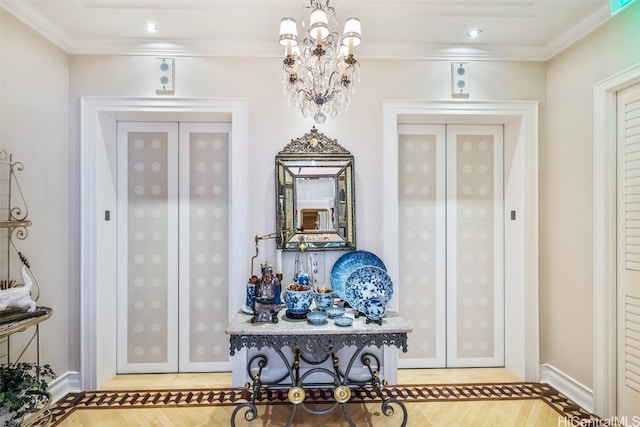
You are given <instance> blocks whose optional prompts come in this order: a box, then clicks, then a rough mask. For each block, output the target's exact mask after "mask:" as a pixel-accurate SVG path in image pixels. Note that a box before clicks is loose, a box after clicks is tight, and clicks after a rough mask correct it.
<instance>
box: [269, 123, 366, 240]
mask: <svg viewBox="0 0 640 427" xmlns="http://www.w3.org/2000/svg"><path fill="white" fill-rule="evenodd" d="M275 166H276V167H275V173H276V179H275V183H276V191H275V195H276V233H277V236H278V237H277V238H276V245H277V248H278V249H282V250H283V251H297V250H299V249H301V248H300V245H301V243H302V242H303V241H304V244H305V245H306V249H308V250H312V251H330V250H354V249H356V223H355V182H354V178H355V168H354V158H353V155H351V153H350V152H349V151H347V150H346V149H344V148H343V147H342V146H341V145H340V144H338V142H337V141H336V140H335V139H330V138H327V137H326V136H325V135H324V134H322V133H320V132H318V129H316V127H315V126H314V127H313V128H312V129H311V131H310V132H308V133H306V134H304V136H302V137H301V138H298V139H292V140H291V142H290V143H289V144H287V145H286V146H285V147H284V148H283V149H282V150H281V151H280V152H279V153H278V154H277V155H276V158H275ZM305 166H311V167H312V168H313V169H314V170H315V169H318V168H324V167H334V168H339V171H338V172H337V173H335V174H312V173H310V174H300V173H298V174H296V173H294V171H293V170H292V168H293V167H296V168H298V169H299V170H300V168H301V167H305ZM341 175H344V179H343V180H342V181H343V182H344V185H341V183H340V179H339V177H340V176H341ZM330 176H333V177H335V184H334V185H335V193H334V194H335V195H336V196H335V198H334V206H333V207H334V218H335V217H337V218H338V221H337V222H336V223H334V224H335V227H334V228H330V229H326V230H305V229H304V228H301V227H298V228H296V226H295V225H294V224H296V222H295V219H294V217H295V215H297V214H296V213H295V212H298V211H300V209H299V208H298V209H297V195H296V188H297V185H298V184H297V182H296V180H297V178H300V177H305V178H320V177H330ZM340 187H342V189H343V190H344V197H340V191H339V190H340V189H341V188H340ZM342 198H344V200H341V199H342ZM343 205H344V209H343V210H341V206H343ZM341 212H343V213H344V217H342V216H341V215H340V213H341Z"/></svg>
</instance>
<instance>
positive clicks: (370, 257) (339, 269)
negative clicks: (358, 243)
mask: <svg viewBox="0 0 640 427" xmlns="http://www.w3.org/2000/svg"><path fill="white" fill-rule="evenodd" d="M366 265H373V266H375V267H380V268H382V269H384V270H386V269H387V267H385V265H384V263H383V262H382V260H381V259H380V258H378V257H377V256H376V255H375V254H373V253H371V252H367V251H350V252H347V253H345V254H344V255H342V256H341V257H340V258H338V260H337V261H336V262H335V264H333V268H332V269H331V288H332V289H333V292H335V294H336V295H337V296H338V297H340V298H342V299H343V300H344V299H345V284H346V282H347V279H348V278H349V276H350V275H351V273H352V272H353V271H354V270H355V269H357V268H360V267H364V266H366ZM345 301H346V300H345Z"/></svg>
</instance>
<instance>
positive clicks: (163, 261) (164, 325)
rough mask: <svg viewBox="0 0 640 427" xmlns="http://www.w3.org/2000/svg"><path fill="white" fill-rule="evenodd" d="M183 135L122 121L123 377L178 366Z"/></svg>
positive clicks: (117, 317) (163, 126) (171, 127)
mask: <svg viewBox="0 0 640 427" xmlns="http://www.w3.org/2000/svg"><path fill="white" fill-rule="evenodd" d="M177 131H178V127H177V124H176V123H142V122H136V123H133V122H127V123H118V145H117V152H118V160H117V162H118V167H117V170H118V177H117V184H118V206H117V230H118V231H117V232H118V265H119V268H118V284H117V287H118V313H114V321H115V322H117V330H118V334H117V335H118V343H117V372H118V373H129V372H136V373H141V372H176V371H177V368H178V357H177V354H178V353H177V339H176V338H177V336H178V330H177V328H178V318H177V313H178V306H177V302H178V266H177V264H176V263H175V262H172V260H175V259H177V257H178V241H177V236H178V234H177V228H176V226H177V218H178V205H177V203H175V200H177V198H178V180H177V176H178V161H177V148H178V144H177V143H178V132H177Z"/></svg>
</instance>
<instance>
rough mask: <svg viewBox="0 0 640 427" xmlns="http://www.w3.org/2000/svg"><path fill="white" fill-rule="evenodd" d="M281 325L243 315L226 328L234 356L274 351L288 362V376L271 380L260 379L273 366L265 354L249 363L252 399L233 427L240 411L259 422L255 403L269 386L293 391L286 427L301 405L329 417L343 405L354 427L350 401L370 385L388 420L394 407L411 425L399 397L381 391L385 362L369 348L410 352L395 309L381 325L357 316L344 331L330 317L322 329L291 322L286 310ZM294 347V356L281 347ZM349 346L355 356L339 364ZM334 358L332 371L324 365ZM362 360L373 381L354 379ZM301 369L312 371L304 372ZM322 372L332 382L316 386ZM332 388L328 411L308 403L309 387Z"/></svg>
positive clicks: (241, 408)
mask: <svg viewBox="0 0 640 427" xmlns="http://www.w3.org/2000/svg"><path fill="white" fill-rule="evenodd" d="M278 316H279V321H278V322H277V323H270V322H269V323H251V315H247V314H244V313H242V312H240V313H238V314H236V316H235V317H234V318H233V319H232V321H231V323H230V324H229V326H228V327H227V329H226V331H225V332H226V334H227V335H229V342H230V354H231V355H232V356H233V355H234V354H235V353H236V351H239V350H241V349H242V348H249V349H250V348H255V349H257V350H261V349H264V348H268V349H271V350H273V351H274V352H275V353H276V354H277V355H278V356H279V357H280V359H281V360H282V362H284V365H285V367H286V371H287V373H286V374H285V375H283V376H282V377H281V378H278V379H275V380H272V381H269V382H266V381H263V379H262V378H261V376H262V370H263V369H264V368H266V367H267V366H268V364H269V359H268V357H267V356H266V355H264V354H261V353H258V354H257V355H255V356H254V357H252V358H251V359H250V360H249V362H248V364H247V371H248V372H249V376H250V378H251V380H250V381H251V382H250V383H247V385H246V388H247V391H248V392H249V396H250V397H249V401H248V402H247V403H243V404H241V405H239V406H238V407H236V408H235V410H234V411H233V414H232V415H231V425H232V426H235V425H236V424H235V419H236V416H237V414H238V413H240V412H241V411H244V418H245V420H247V421H253V420H255V419H256V418H257V408H256V405H255V402H256V399H258V398H259V397H260V394H261V393H262V392H263V391H265V390H266V389H268V388H288V392H287V396H288V399H289V401H290V402H291V403H292V404H293V408H292V411H291V416H290V417H289V421H288V422H287V424H286V425H287V426H290V425H291V424H292V423H293V419H294V417H295V414H296V411H297V409H298V408H299V407H300V408H302V409H304V410H305V411H307V412H309V413H311V414H314V415H325V414H328V413H330V412H332V411H334V410H335V409H336V408H337V407H338V406H341V407H342V411H343V414H344V417H345V419H346V420H347V422H348V423H349V425H350V426H352V427H354V426H355V424H354V422H353V420H352V419H351V417H350V415H349V412H348V410H347V405H346V404H347V403H348V402H349V399H350V398H351V390H352V389H353V388H355V387H369V388H371V389H372V390H374V391H375V393H376V394H377V395H378V396H379V397H380V398H381V399H382V404H381V408H382V413H383V414H384V415H386V416H391V415H393V414H394V412H395V410H394V407H393V406H394V405H396V406H397V407H398V408H399V409H400V410H401V411H402V424H401V425H402V426H406V424H407V410H406V408H405V406H404V404H403V403H402V402H401V401H399V400H397V399H394V398H390V397H385V396H384V394H383V393H382V390H383V389H384V386H385V385H386V382H385V381H384V380H383V379H382V378H381V375H380V372H379V369H380V361H379V360H378V358H377V356H376V355H374V354H372V353H370V352H368V351H366V347H369V346H375V347H378V348H381V347H383V346H395V347H397V348H401V349H402V351H404V352H406V351H407V333H409V332H411V325H410V324H409V322H407V321H406V320H404V319H403V318H402V317H400V316H399V315H398V313H396V312H395V311H392V310H387V312H386V314H385V316H384V317H383V318H382V322H381V324H374V323H370V324H367V323H366V322H365V320H364V318H363V317H360V318H356V319H355V320H354V322H353V324H352V325H351V326H347V327H342V326H337V325H335V324H334V322H333V320H331V319H329V320H328V321H327V323H325V324H323V325H312V324H310V323H308V322H306V321H292V320H289V319H288V318H286V315H285V313H284V310H283V311H281V312H280V313H279V314H278ZM287 347H288V348H290V349H291V352H292V356H290V357H287V356H286V355H285V354H284V353H283V351H282V349H283V348H287ZM344 347H355V353H354V354H353V356H351V357H350V358H349V360H347V361H343V360H340V358H339V357H337V356H336V352H337V351H338V350H340V349H341V348H344ZM327 360H330V364H331V366H332V367H331V368H327V367H321V366H319V365H320V364H323V363H324V362H326V361H327ZM358 360H360V361H361V363H362V364H363V365H364V366H365V367H366V368H367V369H368V371H369V374H370V375H368V377H369V378H368V379H365V380H363V379H357V380H354V379H352V378H350V373H351V370H352V368H353V367H354V363H356V361H358ZM301 366H304V367H305V368H308V370H306V371H305V372H304V373H301ZM313 374H319V375H316V376H321V377H323V378H325V377H326V378H327V381H326V382H313V381H311V378H312V377H311V376H312V375H313ZM322 385H324V386H330V387H333V397H334V400H333V401H329V402H328V407H326V408H324V409H322V410H318V409H314V408H311V407H309V406H307V405H305V402H304V400H305V393H306V391H305V390H306V389H308V388H310V387H318V386H322Z"/></svg>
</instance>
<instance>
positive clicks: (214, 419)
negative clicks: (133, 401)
mask: <svg viewBox="0 0 640 427" xmlns="http://www.w3.org/2000/svg"><path fill="white" fill-rule="evenodd" d="M518 381H521V379H519V378H518V377H516V376H514V375H513V374H511V373H510V372H509V371H507V370H505V369H493V368H491V369H446V370H438V369H428V370H400V372H399V375H398V383H399V384H461V383H492V382H493V383H494V382H518ZM230 384H231V377H230V375H229V374H228V373H223V374H215V373H214V374H176V375H164V374H163V375H159V374H153V375H120V376H117V377H115V378H113V380H112V381H110V382H109V383H108V384H106V385H105V386H104V387H102V388H101V390H159V389H180V388H185V389H188V388H191V389H193V388H208V387H210V388H218V387H228V386H230ZM348 406H349V413H350V415H351V417H352V419H353V421H354V422H355V424H356V425H357V426H371V427H379V426H380V427H386V426H389V427H390V426H398V425H400V424H399V423H400V417H399V416H398V415H396V416H393V417H386V416H384V415H383V414H382V413H381V408H380V404H379V403H371V404H369V403H368V404H350V405H348ZM406 407H407V411H408V413H409V416H408V422H407V425H408V426H409V427H436V426H447V427H449V426H474V427H475V426H478V427H480V426H509V427H511V426H514V427H517V426H532V427H544V426H549V427H551V426H553V427H558V426H570V425H571V423H570V421H568V420H565V419H563V417H562V416H560V415H559V414H558V413H557V412H556V411H554V410H553V409H552V408H551V407H550V406H548V405H547V404H545V403H544V402H542V401H540V400H514V401H472V402H462V401H457V402H429V403H408V404H407V405H406ZM258 409H259V413H258V418H257V419H256V420H254V421H253V422H246V421H244V419H243V417H242V415H239V416H238V417H237V418H236V425H237V426H239V427H240V426H256V427H264V426H274V427H276V426H277V427H280V426H284V425H285V424H286V422H287V420H288V419H289V416H290V414H291V406H290V405H261V406H259V408H258ZM233 410H234V407H232V406H231V407H205V408H203V407H196V408H167V409H154V408H145V409H99V410H77V411H75V412H73V413H72V414H71V415H70V416H69V417H68V418H66V419H65V420H64V421H63V422H62V423H61V424H60V426H61V427H71V426H83V427H84V426H86V427H99V426H105V427H106V426H109V427H111V426H118V427H146V426H167V427H168V426H171V427H173V426H184V427H189V426H194V427H196V426H213V427H215V426H225V427H226V426H229V425H230V421H229V420H230V418H231V414H232V412H233ZM293 425H294V426H300V427H304V426H319V425H322V426H326V427H336V426H340V427H343V426H348V424H347V422H346V421H345V420H344V418H343V416H342V412H341V411H340V410H339V409H338V410H336V411H334V412H333V413H331V414H328V415H323V416H314V415H311V414H308V413H306V412H305V411H302V410H299V411H298V413H297V415H296V418H295V421H294V424H293Z"/></svg>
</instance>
